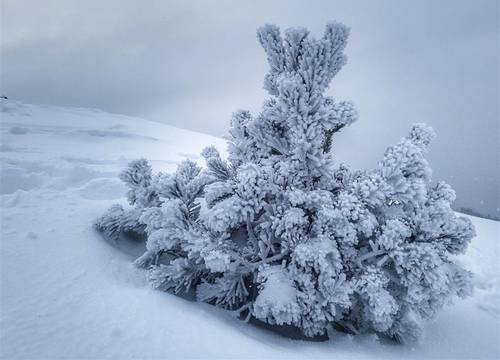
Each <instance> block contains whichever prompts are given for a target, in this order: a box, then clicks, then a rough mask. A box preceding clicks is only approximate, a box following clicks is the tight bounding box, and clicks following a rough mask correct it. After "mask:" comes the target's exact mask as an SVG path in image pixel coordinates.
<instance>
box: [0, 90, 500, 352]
mask: <svg viewBox="0 0 500 360" xmlns="http://www.w3.org/2000/svg"><path fill="white" fill-rule="evenodd" d="M0 134H1V143H0V166H1V167H0V169H1V178H0V179H1V181H0V212H1V242H0V252H1V273H0V275H1V295H0V296H1V297H0V300H1V302H0V357H2V358H5V359H14V358H29V359H42V358H43V359H55V358H217V359H220V358H259V359H262V358H288V359H290V358H335V359H382V358H383V359H390V358H394V359H398V358H402V357H405V358H407V359H417V358H421V359H427V358H452V359H458V358H464V359H469V358H478V359H479V358H481V359H487V358H497V359H498V358H500V268H499V267H500V265H499V263H500V262H499V261H498V259H499V256H500V249H499V241H500V223H499V222H495V221H490V220H484V219H480V218H474V217H471V219H472V220H473V222H474V224H475V225H476V229H477V233H478V236H477V238H475V239H474V240H473V243H472V245H471V246H470V248H469V252H468V254H467V255H466V256H463V257H462V261H464V262H465V263H466V265H467V266H468V268H469V269H470V270H472V271H474V273H475V274H476V277H475V282H476V285H477V288H476V292H475V295H474V296H473V297H472V298H469V299H466V300H457V301H456V302H455V305H454V306H451V307H447V308H446V309H445V310H444V311H443V312H442V313H441V314H440V315H439V316H438V317H437V318H436V319H435V320H433V321H431V322H429V323H427V324H426V326H425V334H426V337H425V339H424V340H423V341H422V342H421V343H420V344H417V345H412V346H402V345H395V344H392V343H386V342H383V341H379V340H377V338H376V337H374V336H367V337H352V336H348V335H343V334H333V335H334V337H333V339H332V340H330V341H327V342H322V343H316V342H305V341H298V340H291V339H287V338H284V337H281V336H279V335H277V334H274V333H272V332H269V331H267V330H263V329H261V328H257V327H255V326H252V325H249V324H245V323H243V322H241V321H239V320H237V319H236V318H235V317H234V316H233V315H232V314H230V313H228V312H225V311H223V310H219V309H216V308H214V307H212V306H210V305H207V304H201V303H194V302H189V301H187V300H184V299H182V298H179V297H176V296H174V295H171V294H167V293H162V292H158V291H154V290H152V289H150V288H149V286H148V285H147V284H146V282H145V279H144V273H143V272H142V271H141V270H138V269H136V268H134V267H133V266H132V264H131V261H132V259H133V256H132V255H129V254H127V252H126V251H122V250H123V249H119V247H118V246H112V244H109V243H107V242H105V241H103V239H102V237H101V236H100V234H98V233H97V232H95V231H94V230H93V228H92V222H93V220H94V219H95V218H96V217H97V216H99V215H101V214H102V213H103V212H104V211H105V210H106V209H107V208H108V207H109V206H110V205H111V204H113V203H117V202H118V203H125V198H124V194H125V189H124V186H123V185H122V184H121V182H120V181H119V180H118V179H117V173H118V172H119V171H120V170H121V169H122V168H123V167H124V166H125V165H126V163H127V162H128V161H129V160H132V159H135V158H138V157H146V158H148V159H150V160H151V163H152V165H153V167H154V168H155V170H166V171H171V170H173V169H174V168H175V166H176V164H177V163H179V162H180V161H182V160H183V159H185V158H190V159H193V160H201V157H200V156H199V153H200V152H201V150H202V148H203V147H205V146H206V145H210V144H214V145H215V146H216V147H217V148H218V149H219V150H221V151H223V150H224V149H225V143H224V141H223V140H221V139H218V138H215V137H211V136H208V135H203V134H199V133H195V132H190V131H186V130H182V129H178V128H174V127H171V126H167V125H163V124H159V123H154V122H150V121H146V120H143V119H138V118H132V117H128V116H121V115H113V114H107V113H104V112H101V111H99V110H91V109H76V108H58V107H50V106H39V105H27V104H22V103H19V102H14V101H8V100H2V112H1V123H0Z"/></svg>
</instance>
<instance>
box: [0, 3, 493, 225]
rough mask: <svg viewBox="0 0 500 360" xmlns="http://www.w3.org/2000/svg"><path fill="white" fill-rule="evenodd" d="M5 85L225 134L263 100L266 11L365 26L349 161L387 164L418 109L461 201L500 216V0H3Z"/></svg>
mask: <svg viewBox="0 0 500 360" xmlns="http://www.w3.org/2000/svg"><path fill="white" fill-rule="evenodd" d="M1 3H2V25H1V30H2V39H1V54H2V55H1V60H2V66H1V86H2V89H1V91H2V93H3V94H5V95H7V96H9V97H10V98H14V99H19V100H23V101H26V102H33V103H46V104H56V105H67V106H81V107H93V108H99V109H103V110H107V111H110V112H116V113H123V114H129V115H137V116H141V117H144V118H147V119H151V120H155V121H161V122H165V123H168V124H172V125H175V126H178V127H183V128H188V129H193V130H197V131H201V132H206V133H210V134H214V135H224V134H225V132H226V129H227V126H228V124H229V118H230V115H231V113H232V112H233V111H235V110H236V109H249V110H251V111H253V112H256V111H258V109H259V108H260V106H261V104H262V101H263V99H264V98H265V96H266V94H265V92H264V91H263V90H262V79H263V77H264V74H265V72H266V69H267V64H266V61H265V56H264V53H263V51H262V50H261V49H260V47H259V45H258V43H257V40H256V37H255V29H256V28H257V27H258V26H260V25H262V24H264V23H276V24H278V25H279V26H281V27H282V28H287V27H290V26H305V27H307V28H309V29H310V30H311V32H312V33H313V34H315V35H316V36H321V34H322V31H323V28H324V25H325V23H327V22H328V21H331V20H337V21H340V22H343V23H345V24H346V25H348V26H350V27H351V37H350V41H349V45H348V47H347V50H346V52H347V55H348V64H347V65H346V66H345V67H344V69H343V70H342V71H341V72H340V74H339V75H338V76H337V78H336V79H334V82H333V84H332V86H331V88H330V90H329V92H330V93H331V94H332V95H334V96H335V97H336V98H338V99H349V100H352V101H353V102H354V103H355V104H356V105H357V107H358V109H359V112H360V120H359V121H358V122H357V123H356V124H354V125H353V126H352V127H351V128H349V129H346V130H345V131H344V132H343V133H342V134H341V135H340V136H339V138H338V139H337V141H336V143H335V148H334V150H335V151H336V156H337V157H338V158H339V159H340V160H348V161H349V162H350V163H351V164H352V165H353V166H354V167H361V166H374V165H375V164H376V161H377V160H378V159H379V158H380V157H381V156H382V154H383V150H384V149H385V147H386V146H387V145H389V144H392V143H394V142H396V141H397V140H398V139H399V138H400V137H401V136H404V135H405V134H406V133H407V131H408V129H409V127H410V124H411V123H413V122H427V123H429V124H431V125H432V126H433V127H434V128H435V129H436V131H437V132H438V136H439V137H438V139H437V140H436V142H435V143H434V145H433V146H432V150H431V154H430V160H431V165H432V166H433V168H434V170H435V171H434V174H435V179H445V180H446V181H448V182H449V183H451V184H452V185H454V187H455V188H456V190H457V192H458V195H459V199H458V203H457V205H459V206H470V207H473V208H475V209H481V210H483V211H485V212H489V213H491V214H493V213H495V212H496V214H497V216H498V215H500V211H499V210H498V208H499V207H500V189H499V184H500V159H499V156H500V139H499V137H500V128H499V127H500V115H499V82H500V74H499V64H500V58H499V54H500V39H499V34H500V24H499V6H498V4H499V2H498V1H495V0H470V1H430V0H429V1H271V0H267V1H255V0H252V1H250V0H249V1H241V0H240V1H221V0H217V1H193V0H189V1H139V0H137V1H130V0H120V1H109V0H107V1H106V0H100V1H97V0H78V1H76V0H75V1H72V0H59V1H57V0H55V1H54V0H44V1H36V0H33V1H26V0H2V1H1Z"/></svg>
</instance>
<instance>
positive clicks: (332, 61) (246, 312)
mask: <svg viewBox="0 0 500 360" xmlns="http://www.w3.org/2000/svg"><path fill="white" fill-rule="evenodd" d="M348 33H349V31H348V29H347V28H346V27H345V26H343V25H341V24H337V23H332V24H329V25H327V27H326V31H325V33H324V35H323V37H321V38H319V39H315V38H313V37H311V36H310V35H309V32H308V31H307V30H306V29H303V28H297V29H289V30H287V31H285V33H284V35H283V36H282V35H281V34H280V30H279V29H278V28H277V27H276V26H274V25H266V26H264V27H262V28H260V29H259V30H258V39H259V42H260V43H261V45H262V47H263V48H264V50H265V52H266V54H267V59H268V62H269V65H270V70H269V73H268V74H267V75H266V77H265V82H264V86H265V88H266V90H267V91H268V92H269V94H270V98H269V99H268V100H267V101H266V102H265V104H264V106H263V108H262V111H261V112H260V113H259V114H257V115H256V116H252V115H251V114H250V113H249V112H247V111H239V112H237V113H235V114H234V116H233V118H232V120H231V127H230V131H229V137H228V158H227V160H224V159H223V158H222V157H221V156H220V154H219V152H218V151H217V150H216V149H215V148H214V147H209V148H207V149H205V150H204V151H203V156H204V158H205V160H206V168H203V169H202V168H200V167H199V166H198V165H197V164H195V163H194V162H191V161H185V162H183V163H182V164H180V165H179V168H178V169H177V171H176V172H175V173H173V174H163V173H158V174H153V173H152V170H151V167H150V165H149V164H148V163H147V161H146V160H144V159H141V160H137V161H134V162H132V163H131V164H130V165H129V167H128V168H127V169H126V170H125V171H124V172H123V173H122V175H121V179H122V180H123V181H125V183H126V184H127V185H128V187H129V189H130V190H129V192H128V200H129V203H130V204H131V207H130V208H128V209H124V208H123V207H120V206H115V207H113V208H111V209H110V211H109V212H108V213H107V214H105V215H104V216H103V217H102V218H101V219H99V220H98V222H97V227H98V228H99V229H101V230H103V231H104V232H105V233H106V234H108V235H110V236H119V234H120V233H122V232H127V231H132V232H135V233H138V234H144V235H145V238H146V239H147V243H146V247H147V251H146V253H145V254H144V255H143V256H141V257H140V258H139V259H137V260H136V264H137V265H138V266H140V267H144V268H146V269H148V274H149V275H148V278H149V279H150V282H151V284H152V285H153V286H154V287H155V288H158V289H161V290H167V291H173V292H176V293H177V292H180V291H191V290H195V291H196V294H197V298H198V299H199V300H200V301H205V302H209V303H212V304H215V305H217V306H221V307H224V308H226V309H230V310H235V311H238V312H240V313H241V314H242V315H243V316H244V317H245V318H246V319H249V318H250V317H252V316H253V317H255V318H257V319H260V320H262V321H264V322H267V323H269V324H277V325H283V324H288V325H293V326H296V327H298V328H300V329H301V330H302V331H303V333H304V334H305V335H306V336H315V335H319V334H324V333H326V331H327V330H328V329H329V328H330V327H332V326H333V327H335V328H337V329H338V328H342V329H344V330H345V331H348V332H352V333H364V332H375V333H378V334H382V335H386V336H391V337H394V338H396V339H397V340H399V341H402V342H408V341H413V340H415V339H417V338H418V336H419V334H420V327H419V321H420V319H422V318H423V319H425V318H430V317H432V316H433V315H434V314H435V313H436V312H437V311H438V310H439V309H440V308H441V307H442V306H443V305H444V304H446V303H448V302H449V301H450V299H452V297H453V296H455V295H458V296H461V297H463V296H466V295H468V294H469V293H470V292H471V290H472V288H471V281H470V277H471V274H470V273H469V272H468V271H466V270H464V269H463V268H462V267H461V266H460V265H459V263H458V262H456V261H455V256H456V255H457V254H460V253H463V252H464V251H465V250H466V248H467V245H468V243H469V241H470V240H471V238H472V237H473V236H474V229H473V227H472V224H471V223H470V221H469V220H467V219H466V218H464V217H457V216H456V215H455V213H454V212H453V211H452V210H451V207H450V204H451V203H452V202H453V200H454V198H455V194H454V192H453V190H452V189H451V188H450V186H449V185H447V184H445V183H443V182H440V183H437V184H433V183H432V182H431V170H430V167H429V164H428V163H427V161H426V160H425V153H426V151H427V147H428V145H429V143H430V141H431V140H432V138H433V137H434V132H433V130H432V129H431V128H429V127H427V126H426V125H424V124H416V125H414V126H413V128H412V129H411V131H410V134H409V136H408V137H405V138H403V139H402V140H401V141H400V142H399V143H398V144H396V145H395V146H393V147H390V148H389V149H388V150H387V151H386V153H385V155H384V158H383V159H382V161H380V163H379V165H378V167H377V168H376V169H375V170H372V171H366V170H363V171H351V170H350V169H349V168H348V167H347V166H346V165H344V164H337V163H335V162H334V157H333V154H332V144H333V141H332V139H333V136H334V135H335V133H337V132H338V131H340V130H341V129H343V128H344V127H346V126H348V125H350V124H352V123H353V122H354V121H355V120H356V118H357V115H356V111H355V109H354V107H353V105H352V104H351V103H349V102H343V101H336V100H334V99H333V98H331V97H328V96H326V95H325V91H326V89H327V88H328V86H329V84H330V82H331V80H332V79H333V78H334V76H335V75H336V74H337V72H338V71H339V70H340V69H341V68H342V66H343V65H344V64H345V62H346V57H345V55H344V53H343V51H344V48H345V46H346V41H347V37H348Z"/></svg>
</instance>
